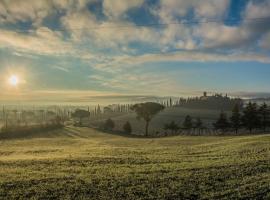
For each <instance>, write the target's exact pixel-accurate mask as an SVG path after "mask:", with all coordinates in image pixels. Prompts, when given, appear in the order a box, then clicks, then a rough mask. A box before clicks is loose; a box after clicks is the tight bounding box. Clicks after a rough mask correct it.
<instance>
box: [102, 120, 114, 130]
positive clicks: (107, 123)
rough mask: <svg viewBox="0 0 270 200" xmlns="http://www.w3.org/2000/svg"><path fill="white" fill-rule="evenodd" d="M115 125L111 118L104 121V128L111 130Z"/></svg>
mask: <svg viewBox="0 0 270 200" xmlns="http://www.w3.org/2000/svg"><path fill="white" fill-rule="evenodd" d="M114 127H115V124H114V121H113V120H112V119H110V118H109V119H107V120H106V121H105V123H104V129H105V130H112V129H113V128H114Z"/></svg>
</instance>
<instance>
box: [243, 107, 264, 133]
mask: <svg viewBox="0 0 270 200" xmlns="http://www.w3.org/2000/svg"><path fill="white" fill-rule="evenodd" d="M259 122H260V120H259V116H258V110H257V104H256V103H251V102H249V103H248V104H247V106H246V107H245V108H244V110H243V117H242V123H243V125H244V126H245V127H246V128H247V129H248V130H249V132H250V133H251V132H252V130H253V129H255V128H257V127H259Z"/></svg>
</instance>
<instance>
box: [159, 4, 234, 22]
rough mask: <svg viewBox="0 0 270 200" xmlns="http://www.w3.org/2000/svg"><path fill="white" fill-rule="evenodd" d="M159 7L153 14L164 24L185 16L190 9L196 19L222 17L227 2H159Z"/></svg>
mask: <svg viewBox="0 0 270 200" xmlns="http://www.w3.org/2000/svg"><path fill="white" fill-rule="evenodd" d="M160 5H161V6H160V9H158V10H157V11H156V12H155V13H156V14H157V15H159V16H160V18H161V20H162V21H163V22H165V23H166V22H171V21H173V20H175V19H177V18H178V17H179V16H180V17H183V16H185V15H187V14H188V12H189V11H190V10H191V9H193V10H194V13H195V15H196V17H197V18H202V17H204V18H206V17H208V18H209V17H222V16H224V14H225V12H226V10H227V8H228V5H229V0H218V1H217V0H204V1H198V0H189V1H186V0H161V2H160Z"/></svg>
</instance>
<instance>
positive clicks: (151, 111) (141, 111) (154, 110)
mask: <svg viewBox="0 0 270 200" xmlns="http://www.w3.org/2000/svg"><path fill="white" fill-rule="evenodd" d="M164 108H165V107H164V106H163V105H161V104H158V103H154V102H146V103H139V104H135V105H133V106H132V107H131V110H133V111H135V112H136V114H137V119H140V118H143V119H144V121H145V122H146V124H145V136H148V128H149V123H150V121H151V120H152V119H153V117H154V116H155V115H156V114H158V113H159V112H160V111H162V110H163V109H164Z"/></svg>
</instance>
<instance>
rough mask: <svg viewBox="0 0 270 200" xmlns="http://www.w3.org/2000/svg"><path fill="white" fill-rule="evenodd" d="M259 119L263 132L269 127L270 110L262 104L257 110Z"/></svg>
mask: <svg viewBox="0 0 270 200" xmlns="http://www.w3.org/2000/svg"><path fill="white" fill-rule="evenodd" d="M259 117H260V125H261V126H262V128H263V131H264V132H265V131H266V128H267V127H268V126H269V122H270V119H269V118H270V110H269V108H268V106H267V104H266V103H263V104H262V105H261V106H260V108H259Z"/></svg>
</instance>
